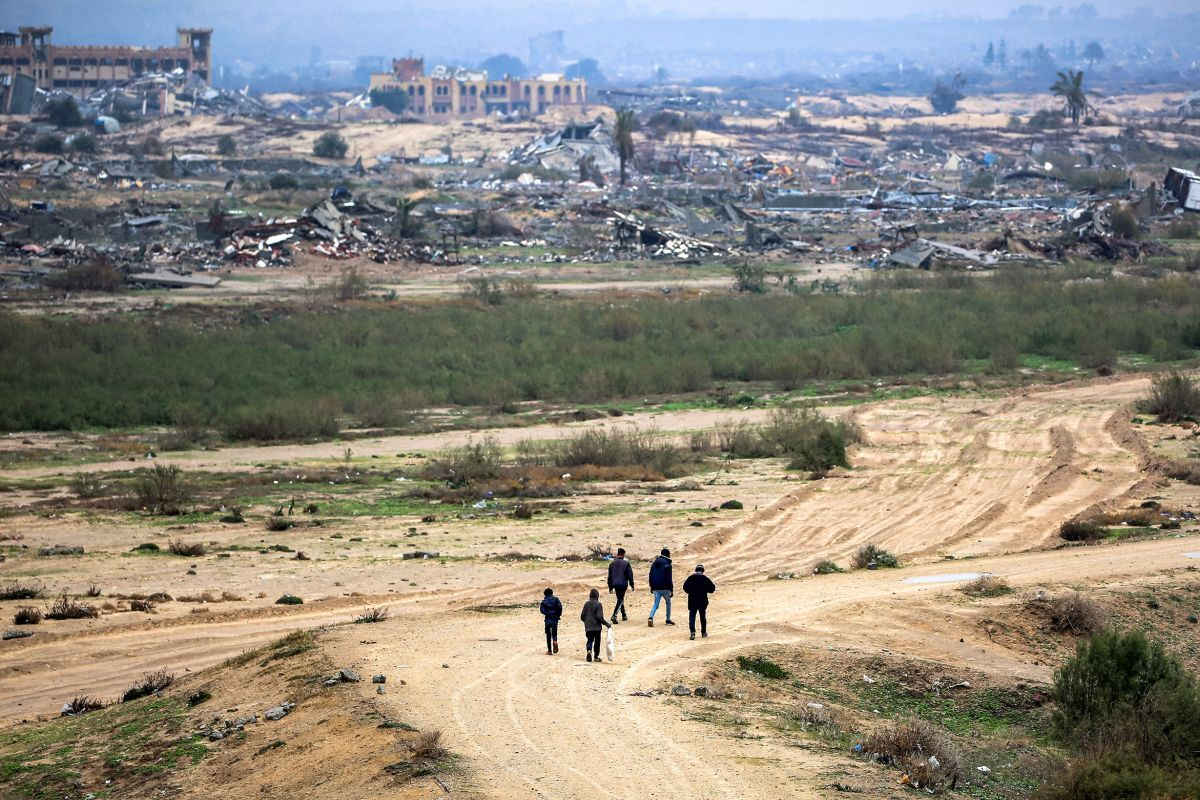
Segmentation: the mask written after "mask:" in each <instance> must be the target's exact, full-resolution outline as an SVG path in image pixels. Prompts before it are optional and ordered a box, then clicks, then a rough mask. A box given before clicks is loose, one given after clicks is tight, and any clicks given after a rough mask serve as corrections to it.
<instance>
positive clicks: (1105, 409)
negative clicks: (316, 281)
mask: <svg viewBox="0 0 1200 800" xmlns="http://www.w3.org/2000/svg"><path fill="white" fill-rule="evenodd" d="M1145 385H1146V381H1145V380H1144V379H1140V378H1122V379H1115V380H1107V381H1092V382H1083V383H1081V384H1078V385H1074V386H1069V387H1058V388H1052V389H1038V390H1029V391H1027V392H1024V393H1014V394H1008V395H1004V396H1001V397H997V398H990V399H985V398H942V397H923V398H916V399H912V400H906V401H891V402H883V403H878V404H872V405H868V406H863V407H859V408H857V409H855V410H854V412H853V414H854V417H855V419H856V421H857V422H858V423H859V424H860V425H861V426H862V427H863V428H864V430H865V431H866V434H867V437H868V440H869V442H870V444H869V446H867V447H863V448H860V449H859V450H857V451H856V453H855V456H854V461H855V468H854V469H853V470H851V471H849V472H844V473H838V474H836V475H835V476H832V477H830V478H829V479H826V480H824V481H818V482H814V483H807V484H803V485H802V486H800V488H798V489H795V490H793V491H791V492H790V493H788V494H786V495H785V496H783V497H781V498H780V499H779V500H777V501H776V502H775V503H773V504H771V505H769V506H766V507H763V508H762V509H761V510H759V511H757V512H755V513H753V514H751V515H749V516H748V517H747V518H745V519H743V520H742V522H740V523H739V524H737V525H735V526H729V527H726V528H724V529H717V530H714V531H713V532H712V533H710V534H707V535H705V536H704V537H702V538H701V539H700V540H698V541H695V542H693V543H692V545H691V546H690V547H688V548H687V549H686V550H682V551H677V552H676V556H677V558H676V563H677V573H676V574H677V582H679V581H681V580H682V578H683V577H684V576H685V575H686V574H687V572H690V570H691V567H692V566H693V565H694V564H695V562H696V561H699V560H703V561H704V562H705V563H706V565H708V567H709V573H710V575H712V577H713V578H714V579H715V580H716V581H717V583H718V584H719V585H720V590H719V593H718V595H717V597H716V599H715V600H716V602H715V604H714V607H713V636H712V637H711V638H709V639H706V640H700V641H697V642H689V641H688V640H687V637H686V628H685V627H684V626H683V625H680V626H677V627H674V628H666V627H664V626H662V625H659V626H658V627H655V628H653V629H649V628H647V627H645V623H644V615H645V613H646V610H647V607H648V602H647V598H646V596H645V594H643V593H640V592H639V593H638V594H636V595H634V596H633V597H632V601H631V603H630V607H631V611H632V614H631V623H632V624H630V625H621V626H618V629H617V632H618V634H619V640H620V651H619V657H618V663H617V664H613V665H610V664H603V665H599V666H597V665H592V664H587V663H585V662H584V661H583V660H582V659H581V651H582V641H581V639H582V636H581V635H580V631H579V630H578V629H579V627H580V625H579V623H578V622H577V616H578V611H579V608H580V605H581V603H582V600H581V598H582V597H583V596H584V594H585V589H586V588H587V587H588V586H589V585H600V583H601V581H602V576H600V575H597V574H596V572H595V570H594V569H593V568H590V567H578V568H571V567H564V568H562V569H559V570H558V571H557V572H556V573H555V578H554V580H555V584H556V586H557V587H558V588H559V591H560V594H562V595H563V597H564V599H566V601H567V613H566V616H565V618H564V621H563V633H562V642H563V644H564V645H565V647H564V648H563V653H562V654H560V655H559V656H558V657H557V658H552V657H548V656H546V655H544V653H543V652H542V651H541V643H540V641H539V639H540V635H541V632H540V623H539V620H538V619H537V615H536V612H535V611H534V610H533V609H531V608H524V609H519V610H516V611H513V612H508V613H478V612H473V611H468V610H465V609H466V607H468V606H472V605H477V604H486V603H514V602H516V603H534V602H536V601H537V600H538V599H539V597H540V589H541V588H542V586H543V585H544V581H545V580H546V575H545V574H544V573H534V572H528V571H522V570H520V569H516V568H514V569H513V571H512V573H511V575H510V576H506V578H507V579H505V580H497V575H496V573H495V572H494V568H492V569H489V571H488V572H487V573H486V575H487V577H486V578H485V577H484V576H485V573H483V572H481V571H480V569H479V566H478V565H475V564H472V563H471V562H470V561H466V562H457V563H454V564H450V565H447V566H446V571H447V574H450V573H451V572H454V573H455V574H457V575H458V576H460V577H461V578H462V580H461V581H460V582H458V583H457V584H456V586H455V588H453V589H447V590H444V591H436V592H434V591H431V592H428V593H422V594H420V595H414V596H411V597H405V598H387V597H379V598H366V597H364V598H353V599H347V600H345V601H342V602H338V603H334V604H333V605H330V606H326V607H325V608H320V607H318V606H312V607H308V606H305V607H303V608H302V609H301V610H300V611H298V612H296V613H295V614H291V613H287V612H279V613H278V615H277V616H275V615H272V616H269V617H267V616H264V615H263V614H262V613H259V614H254V613H248V614H246V615H244V616H243V617H241V618H238V617H236V616H235V617H231V618H230V619H228V620H225V621H223V622H214V621H205V620H196V621H194V622H193V621H192V620H189V619H183V620H179V621H175V622H173V623H172V624H170V625H161V626H157V627H154V626H151V625H130V626H126V627H123V628H121V629H119V630H113V631H107V632H96V633H95V634H92V635H84V636H79V637H76V638H74V639H73V640H72V639H70V638H64V639H58V640H55V639H49V638H48V639H46V640H44V641H41V642H38V641H37V640H36V639H35V640H31V641H30V643H29V644H28V645H25V646H18V647H9V648H7V649H5V650H0V717H4V718H7V719H12V718H14V717H19V716H24V715H27V714H28V713H29V708H28V706H21V707H18V706H17V705H16V701H15V700H13V699H12V698H14V697H17V696H22V697H28V698H30V700H31V704H36V705H37V706H39V708H38V710H39V711H41V712H43V713H44V711H45V708H44V706H45V705H46V704H47V703H51V702H56V701H57V702H61V700H59V699H58V698H59V696H60V695H62V694H63V692H64V691H66V692H67V693H68V694H69V693H70V692H73V691H77V690H81V689H86V690H89V691H92V690H110V689H112V688H116V687H119V686H121V685H122V683H121V682H122V681H124V682H125V683H127V682H128V680H127V679H128V676H129V673H130V671H131V670H133V669H134V668H135V665H144V667H145V668H151V667H158V666H170V667H171V668H173V669H176V670H181V669H185V668H191V669H196V668H200V667H203V666H206V665H208V664H212V663H215V662H217V661H219V660H221V659H223V658H225V657H227V656H229V655H232V654H235V653H237V652H240V651H241V650H243V649H245V648H247V647H250V646H254V645H255V644H259V643H262V642H263V641H266V640H268V639H270V638H273V637H275V636H277V635H278V634H279V632H280V631H282V630H285V629H286V628H288V627H293V626H304V625H313V624H320V623H323V622H338V621H345V620H346V618H347V617H348V616H349V605H347V604H350V605H355V607H356V608H357V607H361V606H362V605H365V604H367V603H369V602H372V601H387V602H390V603H391V604H392V611H393V614H394V615H395V618H394V619H393V620H391V621H389V622H386V623H384V624H383V625H379V626H371V627H370V628H369V629H366V630H364V628H363V627H362V626H348V627H344V628H339V629H335V630H334V631H333V632H332V634H331V636H332V640H331V644H330V645H329V647H330V648H331V654H332V655H333V656H334V657H335V660H336V661H338V662H339V663H346V664H352V665H353V666H355V668H357V669H361V670H363V671H365V672H375V671H378V672H384V673H387V674H389V675H393V676H396V677H398V678H401V679H405V680H406V681H407V683H408V686H406V687H404V688H403V689H398V690H397V691H396V692H395V694H394V695H389V696H388V698H387V699H386V700H385V702H394V703H395V704H396V706H395V710H396V714H397V718H402V719H405V720H407V721H410V722H412V723H414V724H417V725H419V726H422V727H437V728H441V729H443V730H445V731H446V735H447V738H448V744H449V745H450V746H451V747H452V749H454V750H455V751H457V752H459V753H461V754H463V755H464V756H466V759H467V760H466V768H465V770H464V774H463V776H462V777H460V780H461V781H462V783H463V786H462V787H460V788H461V789H462V790H463V791H465V792H469V793H471V794H474V795H476V796H481V797H489V798H529V797H547V798H549V797H590V796H599V797H610V796H617V795H620V796H626V795H628V794H629V793H630V792H633V793H635V794H641V795H643V796H646V797H668V796H671V797H679V796H687V797H711V798H727V797H734V796H738V797H764V798H765V797H810V796H819V793H818V791H817V787H819V786H821V785H823V784H827V783H828V781H829V775H830V774H833V772H832V771H836V770H843V771H844V770H845V768H846V765H845V762H844V760H843V761H841V762H839V763H831V762H827V761H826V757H824V756H821V755H820V754H815V753H812V752H809V751H803V752H802V753H793V752H789V753H788V754H782V753H780V752H778V751H777V750H776V749H774V748H773V747H772V746H771V745H769V744H767V743H763V742H756V741H754V740H738V741H736V742H735V743H732V744H731V742H730V740H729V739H728V738H727V737H722V738H720V739H719V741H718V739H717V737H716V733H715V732H714V731H713V729H712V728H711V726H708V727H706V726H705V725H703V724H702V723H699V722H695V721H691V720H688V719H686V718H685V717H686V714H685V713H684V712H682V711H681V709H680V708H678V707H676V706H673V705H671V704H670V701H665V700H662V699H649V698H643V697H634V696H631V695H630V693H631V692H633V691H636V690H642V689H651V688H661V687H663V686H665V685H669V684H670V683H671V682H673V681H675V680H677V679H679V677H680V676H684V677H688V676H691V677H693V678H699V677H700V675H702V673H703V671H704V669H705V666H706V665H707V664H710V663H711V662H713V661H714V660H720V659H723V658H728V657H729V656H730V655H731V654H734V653H737V652H739V651H743V650H746V649H747V648H762V649H764V650H767V651H768V652H769V649H770V648H771V647H773V646H779V645H784V644H788V645H801V646H806V647H813V648H835V650H838V649H840V650H848V651H853V652H856V653H877V652H880V651H881V650H882V649H884V648H886V649H888V650H890V651H891V652H894V653H897V654H901V655H906V654H907V655H913V656H917V655H919V656H920V657H922V658H934V659H940V660H942V661H944V662H945V663H947V664H950V665H956V664H957V665H962V666H969V667H971V668H974V669H979V670H983V671H987V672H991V673H994V674H999V675H1003V676H1006V677H1010V678H1023V679H1034V680H1045V679H1046V678H1048V676H1049V669H1048V667H1046V666H1045V665H1043V664H1038V663H1033V661H1031V660H1030V659H1029V658H1028V657H1027V656H1024V655H1022V654H1019V653H1013V652H1008V651H1005V650H1003V649H1001V648H999V647H998V646H997V645H994V644H992V643H991V642H989V641H986V640H983V641H981V640H979V639H978V638H977V636H978V635H977V633H975V631H976V629H975V627H974V626H973V625H972V621H973V620H972V619H971V617H970V612H969V611H967V610H963V609H962V608H961V607H958V606H954V605H953V604H948V603H947V602H945V601H944V600H939V599H938V598H939V597H941V596H943V595H944V594H945V591H946V589H947V584H946V583H941V582H937V581H938V580H940V579H939V578H937V577H936V576H939V575H942V576H944V575H946V574H949V573H960V572H971V573H975V572H994V573H996V574H999V575H1003V576H1005V577H1007V578H1008V579H1009V580H1010V582H1012V583H1013V584H1014V585H1015V586H1017V587H1018V588H1026V587H1032V586H1043V585H1048V586H1052V587H1054V586H1057V587H1061V586H1063V585H1071V584H1074V583H1079V582H1083V583H1096V582H1108V583H1110V584H1119V583H1120V582H1121V581H1124V580H1130V579H1134V578H1138V579H1145V578H1147V577H1148V576H1155V575H1159V574H1163V573H1169V572H1171V571H1175V570H1179V569H1183V568H1185V567H1186V566H1187V565H1188V564H1194V563H1195V562H1194V561H1190V560H1189V559H1188V558H1187V557H1186V556H1185V553H1187V552H1192V551H1196V550H1200V546H1197V545H1196V543H1195V542H1194V541H1192V542H1190V543H1189V540H1188V538H1186V537H1185V538H1177V539H1165V540H1162V541H1149V542H1141V543H1135V544H1124V545H1120V546H1102V547H1094V548H1086V549H1079V550H1070V551H1054V550H1046V549H1037V548H1040V547H1041V546H1043V545H1045V544H1047V543H1048V542H1049V541H1050V540H1051V539H1052V537H1053V533H1054V531H1055V528H1056V526H1057V525H1058V523H1060V522H1061V521H1062V520H1064V519H1066V518H1068V517H1070V516H1072V515H1074V514H1076V513H1079V512H1080V511H1083V510H1084V509H1087V508H1089V507H1091V506H1094V505H1097V504H1102V503H1105V502H1107V501H1112V500H1116V499H1121V498H1127V497H1131V496H1132V494H1131V493H1133V494H1136V491H1138V489H1137V487H1139V483H1140V482H1141V481H1142V480H1143V476H1142V475H1141V474H1140V473H1139V470H1138V460H1139V453H1138V452H1137V451H1138V448H1137V447H1135V446H1133V445H1131V443H1130V438H1129V437H1130V433H1129V431H1128V424H1127V422H1125V413H1126V412H1124V411H1123V410H1122V409H1123V408H1124V406H1126V405H1127V404H1128V403H1129V402H1130V401H1131V400H1133V399H1134V398H1136V397H1137V396H1138V395H1139V394H1141V393H1142V392H1143V391H1144V389H1145ZM712 418H713V417H712V415H707V416H705V415H704V414H703V413H699V412H698V413H696V414H692V413H691V412H689V413H686V414H681V415H673V416H671V417H669V418H667V419H665V420H662V419H660V421H659V424H660V425H661V426H662V427H663V428H664V429H675V428H676V426H678V429H688V428H695V427H702V426H703V424H705V422H708V423H709V424H711V421H712ZM1123 426H1124V427H1123ZM501 434H504V435H514V436H520V437H523V436H529V435H531V429H524V430H519V431H511V432H501ZM433 444H434V442H433V441H432V440H431V441H423V442H421V443H419V444H416V443H414V442H413V441H412V440H408V441H399V440H395V441H393V440H380V441H379V442H378V443H376V444H374V445H372V444H371V443H370V442H369V440H368V442H366V443H364V444H362V445H359V444H356V450H357V448H358V447H359V446H363V447H372V446H376V447H379V448H381V449H384V448H386V449H389V450H396V449H399V450H410V451H411V450H412V449H415V448H418V447H430V446H433ZM322 448H326V449H328V447H327V446H325V445H314V446H311V447H301V448H296V447H292V448H278V449H276V448H259V449H257V450H256V451H249V450H248V451H246V452H245V453H238V452H237V451H228V452H229V453H231V454H232V453H236V454H237V456H238V460H239V461H240V460H241V459H242V458H245V459H246V460H247V461H251V460H252V461H254V462H262V461H272V460H286V459H296V458H301V457H316V456H318V455H324V454H325V453H324V450H323V449H322ZM195 458H196V461H197V464H196V465H197V466H202V467H209V468H212V467H215V466H217V463H219V462H221V461H222V460H223V459H224V458H226V454H225V453H216V454H210V453H204V454H197V455H196V456H195ZM865 542H876V543H878V544H880V545H882V546H884V547H887V548H889V549H892V550H894V551H896V552H898V553H900V554H901V555H902V557H903V558H904V560H905V561H906V562H907V563H908V564H910V566H908V567H906V568H905V569H902V570H899V571H894V572H893V571H887V572H857V573H850V574H846V575H835V576H827V577H823V578H813V577H808V578H803V579H800V580H769V579H768V577H769V576H771V575H774V574H776V573H781V572H789V573H795V574H805V573H807V572H808V571H810V569H811V566H812V564H813V563H814V562H815V561H816V560H818V559H821V558H824V557H832V558H834V559H837V560H840V561H842V562H843V563H844V562H845V558H846V556H847V555H848V554H849V553H850V552H851V551H852V550H853V549H855V548H856V547H857V546H859V545H861V544H863V543H865ZM667 544H669V543H667ZM948 555H953V556H955V557H956V560H954V561H943V560H941V559H942V558H944V557H945V556H948ZM316 568H319V569H322V570H336V569H338V567H337V565H336V564H333V563H331V564H326V563H325V562H321V566H319V567H315V569H316ZM391 568H392V567H390V566H388V565H381V566H380V567H379V569H391ZM455 571H457V572H455ZM921 576H934V581H935V582H932V583H925V582H911V581H909V580H908V579H911V578H914V577H921ZM638 577H639V579H642V578H643V577H644V576H642V575H639V576H638ZM316 578H317V576H314V579H316ZM607 599H608V598H607V595H605V600H606V601H607ZM682 602H683V601H682V598H680V604H682ZM675 616H676V618H677V620H679V621H680V622H681V623H686V614H685V613H684V612H683V611H682V610H681V609H680V608H679V607H678V606H677V608H676V610H675ZM660 618H661V617H660ZM368 632H369V634H368ZM367 635H369V637H370V638H367ZM960 639H961V640H962V641H960ZM442 664H447V665H448V667H442ZM110 693H111V692H110ZM33 700H36V701H37V702H36V703H33V702H32V701H33ZM718 745H719V748H720V749H719V750H714V748H715V747H718ZM785 755H786V757H785ZM621 764H626V765H636V769H635V768H632V767H631V768H629V769H620V768H614V766H613V765H621Z"/></svg>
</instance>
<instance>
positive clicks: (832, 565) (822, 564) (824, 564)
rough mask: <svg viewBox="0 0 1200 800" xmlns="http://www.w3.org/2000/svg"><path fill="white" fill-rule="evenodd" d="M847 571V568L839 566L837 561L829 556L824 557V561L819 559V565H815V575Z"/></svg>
mask: <svg viewBox="0 0 1200 800" xmlns="http://www.w3.org/2000/svg"><path fill="white" fill-rule="evenodd" d="M845 571H846V570H844V569H842V568H841V567H839V566H838V565H837V563H836V562H834V561H830V560H829V559H828V558H827V559H824V560H823V561H818V562H817V565H816V566H815V567H813V574H814V575H833V574H834V573H837V572H845Z"/></svg>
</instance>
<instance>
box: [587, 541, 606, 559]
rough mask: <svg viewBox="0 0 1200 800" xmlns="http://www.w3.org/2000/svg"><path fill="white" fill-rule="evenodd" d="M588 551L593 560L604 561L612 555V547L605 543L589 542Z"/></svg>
mask: <svg viewBox="0 0 1200 800" xmlns="http://www.w3.org/2000/svg"><path fill="white" fill-rule="evenodd" d="M587 552H588V556H589V557H590V558H591V559H592V560H593V561H603V560H604V559H606V558H608V557H610V556H611V555H612V548H611V547H609V546H607V545H603V544H589V545H588V546H587Z"/></svg>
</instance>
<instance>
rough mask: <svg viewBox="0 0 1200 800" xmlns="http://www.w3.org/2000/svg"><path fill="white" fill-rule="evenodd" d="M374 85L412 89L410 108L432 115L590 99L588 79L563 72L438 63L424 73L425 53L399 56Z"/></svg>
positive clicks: (511, 110) (534, 109)
mask: <svg viewBox="0 0 1200 800" xmlns="http://www.w3.org/2000/svg"><path fill="white" fill-rule="evenodd" d="M370 88H371V89H372V90H385V91H386V90H400V91H402V92H405V93H406V94H407V95H408V105H407V107H406V109H405V112H404V113H405V114H407V115H411V116H414V117H418V118H420V119H426V120H430V121H447V120H455V119H474V118H478V117H484V116H488V115H491V114H523V115H526V116H531V115H534V114H543V113H545V112H546V110H547V109H549V108H551V107H552V106H581V105H583V104H585V103H586V102H587V81H586V80H584V79H582V78H572V79H568V78H566V77H564V76H562V75H559V74H547V75H539V76H538V77H536V78H511V77H509V76H507V75H505V76H503V77H501V78H491V77H489V76H488V74H487V72H486V71H484V70H472V69H464V68H461V67H459V68H454V69H452V68H450V67H444V66H437V67H434V68H433V70H432V71H431V72H430V73H429V74H425V59H423V58H399V59H395V60H393V61H392V71H391V72H377V73H374V74H372V75H371V87H370Z"/></svg>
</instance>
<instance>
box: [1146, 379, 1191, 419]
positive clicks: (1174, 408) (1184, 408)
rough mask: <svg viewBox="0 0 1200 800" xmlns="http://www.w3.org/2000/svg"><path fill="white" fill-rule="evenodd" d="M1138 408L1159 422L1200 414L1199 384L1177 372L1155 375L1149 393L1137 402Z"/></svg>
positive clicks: (1189, 417) (1188, 417)
mask: <svg viewBox="0 0 1200 800" xmlns="http://www.w3.org/2000/svg"><path fill="white" fill-rule="evenodd" d="M1138 410H1139V411H1141V412H1143V413H1145V414H1153V415H1154V416H1155V417H1157V418H1158V421H1159V422H1182V421H1183V420H1185V419H1194V418H1196V417H1197V416H1200V386H1197V384H1196V382H1195V381H1193V380H1192V379H1191V378H1189V377H1187V376H1185V375H1180V374H1179V373H1178V372H1169V373H1167V374H1166V375H1156V376H1155V377H1154V378H1153V380H1151V382H1150V394H1149V395H1147V396H1146V397H1145V398H1143V399H1142V400H1141V401H1140V402H1139V403H1138Z"/></svg>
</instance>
